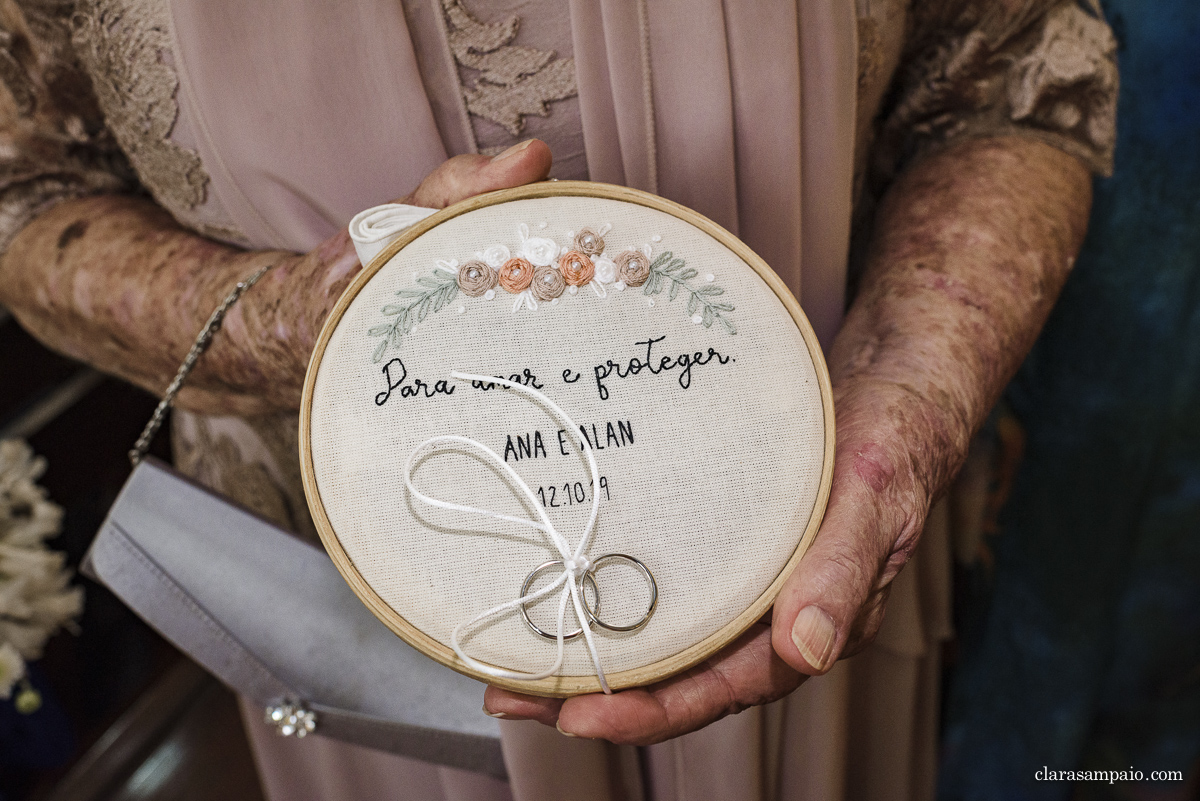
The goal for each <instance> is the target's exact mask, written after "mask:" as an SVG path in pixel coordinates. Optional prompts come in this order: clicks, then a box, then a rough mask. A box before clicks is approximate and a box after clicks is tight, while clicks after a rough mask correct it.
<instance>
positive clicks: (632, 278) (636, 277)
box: [617, 250, 650, 286]
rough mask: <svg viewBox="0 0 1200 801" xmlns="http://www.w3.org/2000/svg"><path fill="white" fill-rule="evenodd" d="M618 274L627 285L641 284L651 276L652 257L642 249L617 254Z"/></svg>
mask: <svg viewBox="0 0 1200 801" xmlns="http://www.w3.org/2000/svg"><path fill="white" fill-rule="evenodd" d="M617 275H618V276H619V277H620V279H621V280H622V281H624V282H625V285H626V286H641V285H642V284H644V283H646V279H647V278H649V277H650V259H649V258H647V257H646V254H645V253H642V252H641V251H640V250H627V251H625V252H624V253H622V254H621V255H620V256H617Z"/></svg>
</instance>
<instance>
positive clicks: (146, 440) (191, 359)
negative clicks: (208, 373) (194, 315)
mask: <svg viewBox="0 0 1200 801" xmlns="http://www.w3.org/2000/svg"><path fill="white" fill-rule="evenodd" d="M274 266H275V265H274V264H268V265H266V266H265V267H262V268H260V269H259V270H258V271H257V272H256V273H254V275H252V276H250V277H249V278H247V279H246V280H245V281H238V283H237V286H235V287H234V288H233V289H232V290H231V291H230V293H229V294H228V295H227V296H226V297H225V300H223V301H221V305H220V306H218V307H217V308H216V310H215V311H213V313H212V315H211V316H210V317H209V318H208V322H207V323H205V324H204V328H202V329H201V330H200V334H199V336H197V337H196V341H195V342H194V343H192V349H191V350H189V351H188V355H187V356H186V357H185V358H184V360H183V364H181V365H179V372H177V373H176V374H175V378H174V380H172V381H171V383H170V385H169V386H168V387H167V391H166V393H165V394H164V395H163V398H162V400H161V401H159V402H158V406H157V408H155V410H154V414H153V415H152V416H151V417H150V422H148V423H146V427H145V428H144V429H142V435H141V436H140V437H138V439H137V442H136V443H134V446H133V450H131V451H130V452H129V461H130V462H132V463H133V466H134V467H137V466H138V464H139V463H140V462H141V461H142V459H144V458H145V457H146V451H147V450H149V448H150V442H151V441H152V440H153V439H154V435H155V434H157V433H158V429H159V428H161V427H162V424H163V420H164V419H165V418H166V416H167V410H168V409H170V408H171V404H172V403H174V402H175V396H176V395H178V394H179V390H180V389H182V388H183V382H184V381H185V380H186V379H187V377H188V373H190V372H192V368H193V367H195V366H196V362H197V361H198V360H199V359H200V356H201V355H203V353H204V351H206V350H208V346H209V344H211V343H212V338H213V336H215V335H216V333H217V331H219V330H220V329H221V323H222V322H223V321H224V320H225V313H226V312H227V311H229V308H230V307H231V306H233V304H235V303H237V301H238V298H240V297H241V296H242V293H243V292H245V291H246V290H247V289H249V288H250V287H252V286H254V285H255V284H257V283H258V279H260V278H262V277H263V276H264V275H265V274H266V272H267V270H270V269H271V268H272V267H274Z"/></svg>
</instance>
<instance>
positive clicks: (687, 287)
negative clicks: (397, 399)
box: [367, 223, 737, 364]
mask: <svg viewBox="0 0 1200 801" xmlns="http://www.w3.org/2000/svg"><path fill="white" fill-rule="evenodd" d="M541 227H543V228H545V227H546V224H545V223H542V224H541ZM611 228H612V226H610V225H609V224H607V223H605V224H604V225H601V226H599V227H598V228H596V229H595V230H593V229H591V228H583V229H581V230H580V231H579V232H578V233H575V232H573V231H569V232H567V233H566V237H567V238H568V239H569V240H571V246H565V245H560V244H558V242H557V241H556V240H555V239H554V238H551V237H545V236H533V235H532V234H531V232H530V230H529V226H528V225H527V224H525V223H521V224H520V225H519V226H518V227H517V232H518V234H519V235H520V246H519V247H518V248H517V250H516V251H515V253H514V252H513V251H510V250H509V248H508V246H507V245H504V244H496V245H493V246H491V247H489V248H486V249H484V250H482V251H480V252H478V253H476V254H475V255H474V258H472V259H470V260H468V261H467V262H465V263H463V264H461V265H460V264H459V262H458V261H456V260H448V259H438V260H437V266H436V267H435V268H434V270H433V272H432V274H430V275H422V276H418V277H417V279H416V286H413V287H411V288H408V289H401V290H399V291H398V292H397V293H396V295H397V296H398V297H400V298H403V299H404V300H403V302H400V303H389V304H388V305H386V306H384V307H383V315H384V317H391V318H393V319H392V320H391V322H385V323H382V324H380V325H375V326H373V327H371V328H370V329H369V330H368V331H367V333H368V335H370V336H372V337H379V343H378V345H376V347H375V353H374V357H373V360H374V362H375V363H376V364H378V363H379V362H381V361H382V360H383V357H384V355H385V354H386V353H387V352H388V350H389V349H397V348H399V347H400V342H401V340H402V339H403V338H404V336H405V335H406V334H408V333H409V332H410V331H412V330H413V328H414V327H416V325H417V324H418V323H420V322H422V321H423V320H425V318H426V317H428V316H429V315H430V314H433V313H436V312H439V311H441V310H442V309H444V308H445V307H446V306H447V305H449V303H450V302H451V301H452V300H454V299H455V298H456V297H457V296H458V294H459V292H461V293H462V294H463V295H464V296H465V297H467V298H472V299H473V298H481V299H482V300H485V301H490V300H494V299H495V298H496V297H497V296H498V295H500V294H501V293H507V294H508V295H510V296H515V297H516V302H515V303H514V304H513V308H512V310H513V314H517V313H520V312H521V311H522V310H523V309H529V310H531V311H534V312H536V311H537V309H538V303H539V302H541V303H545V304H549V305H557V304H558V303H559V298H560V297H561V296H562V295H563V294H564V292H569V293H570V294H571V295H576V294H578V292H579V290H580V289H581V288H583V287H588V288H590V289H591V290H592V291H593V292H594V293H595V294H596V296H597V297H599V298H600V299H602V300H603V299H607V298H611V297H613V292H617V293H620V292H623V291H624V290H627V289H637V288H639V287H640V288H641V289H642V292H643V294H645V295H649V296H654V295H658V294H660V293H661V292H662V291H663V290H664V289H666V290H668V299H669V300H675V298H677V297H679V293H680V292H681V291H682V292H684V293H686V294H687V298H688V301H687V313H688V317H689V318H690V319H691V321H692V323H693V324H695V325H703V326H704V327H705V328H712V325H713V323H715V322H719V323H720V324H721V327H722V328H724V329H725V331H726V332H727V333H729V334H736V333H737V328H736V327H735V326H734V324H733V321H732V320H730V319H729V317H728V316H727V315H728V314H729V313H730V312H732V311H734V310H735V308H734V305H733V304H732V303H729V302H727V301H724V300H721V299H720V298H721V296H722V295H724V294H725V290H724V289H722V288H721V287H719V286H715V285H713V283H712V282H713V281H714V276H713V275H712V274H711V273H710V274H708V275H706V276H704V280H703V281H699V282H696V283H695V284H694V285H693V283H692V279H694V278H696V276H697V274H698V273H697V271H696V270H695V269H693V268H691V267H688V266H687V264H686V263H685V262H684V260H683V259H681V258H675V255H674V254H673V253H672V252H671V251H669V250H668V251H666V252H663V253H660V254H658V256H657V257H655V256H654V252H653V246H652V245H650V244H649V243H647V244H644V245H642V246H641V247H640V248H628V249H626V250H624V251H621V252H620V253H610V252H609V251H608V250H607V248H606V243H605V241H604V236H605V234H607V233H608V232H609V231H610V230H611ZM651 240H652V241H654V242H658V241H660V240H661V237H658V236H654V237H651ZM654 304H655V301H654V300H650V301H649V305H650V306H651V307H653V306H654ZM458 311H459V313H460V314H461V313H463V312H465V311H466V307H465V306H459V307H458Z"/></svg>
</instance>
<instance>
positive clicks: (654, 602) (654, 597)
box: [543, 553, 658, 631]
mask: <svg viewBox="0 0 1200 801" xmlns="http://www.w3.org/2000/svg"><path fill="white" fill-rule="evenodd" d="M617 560H624V561H626V562H629V563H630V564H632V565H633V566H634V567H636V568H637V569H638V570H640V571H642V575H644V576H645V577H646V581H648V582H650V608H649V609H647V610H646V614H645V615H643V616H642V618H641V620H638V621H637V622H636V623H634V624H632V625H629V626H614V625H612V624H611V623H605V622H604V621H603V620H601V619H600V617H599V613H600V590H599V588H598V587H597V585H596V577H595V573H596V569H597V568H599V567H600V566H601V565H602V564H604V563H605V562H613V561H617ZM551 564H553V563H551ZM560 564H561V563H560ZM543 567H545V565H543ZM583 579H584V581H587V580H588V579H591V580H592V587H593V588H595V589H596V608H595V609H593V608H592V607H590V606H588V601H587V596H586V595H584V597H583V609H584V611H585V612H587V615H588V617H589V618H590V619H591V621H592V622H593V623H595V624H596V625H597V626H599V627H600V628H602V629H608V630H609V631H637V630H638V629H640V628H641V627H642V626H644V625H646V624H647V623H649V622H650V617H651V616H652V615H653V614H654V610H655V608H656V607H657V606H658V584H657V583H656V582H655V581H654V574H653V573H651V572H650V568H648V567H646V566H645V565H644V564H642V562H641V560H638V559H634V558H633V557H632V556H628V555H626V554H623V553H608V554H605V555H604V556H598V557H596V560H595V561H594V562H592V566H591V567H590V568H588V571H587V572H586V573H584V575H583Z"/></svg>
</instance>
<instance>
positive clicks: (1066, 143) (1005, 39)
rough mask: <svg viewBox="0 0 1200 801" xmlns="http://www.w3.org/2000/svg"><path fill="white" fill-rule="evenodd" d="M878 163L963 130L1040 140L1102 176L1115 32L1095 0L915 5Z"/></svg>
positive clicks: (887, 169)
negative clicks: (911, 33) (910, 34)
mask: <svg viewBox="0 0 1200 801" xmlns="http://www.w3.org/2000/svg"><path fill="white" fill-rule="evenodd" d="M912 27H913V30H914V35H913V36H912V37H911V38H910V41H909V44H908V47H907V48H906V62H907V66H906V67H904V68H903V70H902V71H901V73H900V75H899V76H898V78H897V81H896V87H895V88H896V90H897V91H896V98H897V100H896V102H895V104H894V105H893V106H892V107H891V108H890V109H889V110H888V111H887V112H886V114H885V116H884V118H883V123H882V127H881V130H880V137H879V141H878V146H877V148H876V153H875V159H874V166H875V167H876V168H878V169H879V170H880V171H881V177H882V178H883V179H885V180H887V179H890V177H891V176H892V175H894V173H895V171H896V169H897V168H898V167H899V166H900V165H902V164H903V163H905V162H906V161H907V160H908V159H910V158H912V157H913V156H916V155H920V154H921V153H923V152H926V151H928V150H931V149H936V148H937V147H939V146H944V145H945V144H946V143H948V142H950V141H951V140H954V139H957V138H959V137H962V136H999V135H1005V134H1012V135H1018V136H1028V137H1033V138H1036V139H1041V140H1043V141H1045V142H1047V143H1048V144H1051V145H1053V146H1055V147H1058V148H1060V149H1062V150H1065V151H1066V152H1068V153H1070V154H1071V155H1073V156H1075V157H1076V158H1078V159H1080V160H1081V161H1083V162H1084V163H1085V164H1087V165H1088V167H1089V168H1090V169H1091V170H1092V171H1093V172H1096V173H1098V174H1101V175H1108V174H1110V173H1111V172H1112V158H1113V148H1114V146H1115V143H1116V102H1117V85H1118V77H1117V63H1116V49H1117V46H1116V40H1115V39H1114V38H1113V35H1112V32H1111V31H1110V30H1109V28H1108V25H1107V24H1106V23H1105V22H1104V20H1103V18H1102V16H1101V12H1100V8H1099V4H1098V2H1097V0H1024V2H1020V3H1017V2H1009V3H997V2H992V1H991V0H988V1H987V2H983V1H981V0H943V2H929V3H917V4H915V5H914V9H913V18H912Z"/></svg>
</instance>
